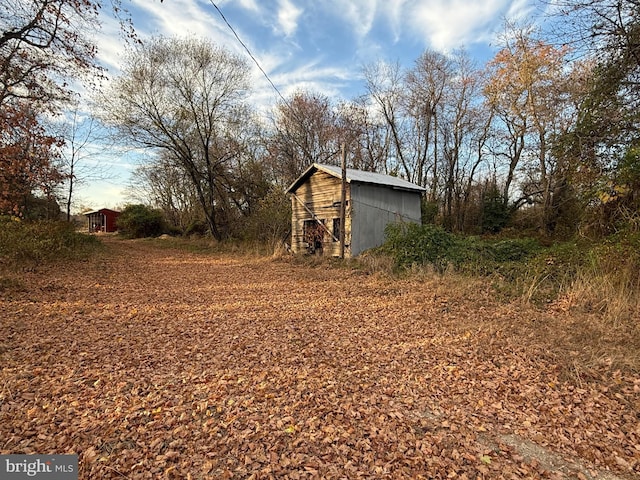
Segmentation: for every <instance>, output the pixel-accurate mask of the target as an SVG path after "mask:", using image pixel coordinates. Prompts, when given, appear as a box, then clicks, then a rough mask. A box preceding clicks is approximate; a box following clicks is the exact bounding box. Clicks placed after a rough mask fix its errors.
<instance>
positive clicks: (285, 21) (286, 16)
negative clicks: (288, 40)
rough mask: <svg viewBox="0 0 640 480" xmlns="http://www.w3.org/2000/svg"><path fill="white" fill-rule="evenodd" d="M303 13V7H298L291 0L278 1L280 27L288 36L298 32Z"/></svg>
mask: <svg viewBox="0 0 640 480" xmlns="http://www.w3.org/2000/svg"><path fill="white" fill-rule="evenodd" d="M301 14H302V9H301V8H298V7H296V6H295V5H294V4H293V2H292V1H291V0H279V1H278V27H279V30H281V31H282V32H283V33H284V35H285V36H286V37H290V36H292V35H293V34H294V33H295V32H296V30H297V28H298V18H299V17H300V15H301Z"/></svg>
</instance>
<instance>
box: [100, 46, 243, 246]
mask: <svg viewBox="0 0 640 480" xmlns="http://www.w3.org/2000/svg"><path fill="white" fill-rule="evenodd" d="M248 81H249V77H248V67H247V64H246V63H245V62H244V61H243V60H242V59H240V58H239V57H237V56H235V55H233V54H231V53H230V52H228V51H226V50H224V49H223V48H220V47H217V46H215V45H213V44H212V43H211V42H210V41H208V40H202V39H195V38H163V37H158V38H153V39H151V40H149V41H148V42H146V43H142V44H139V45H137V46H136V47H134V49H133V50H132V51H131V52H130V53H129V55H128V56H127V58H126V59H125V61H124V65H123V67H122V74H121V75H120V76H119V77H117V78H116V79H115V80H114V81H113V82H112V83H111V85H110V86H109V88H108V89H106V90H105V92H104V93H103V94H102V95H101V96H100V101H99V104H100V105H101V110H102V112H101V115H102V117H103V119H104V120H105V121H106V122H107V123H109V124H111V125H113V126H114V127H115V128H116V129H117V130H118V131H119V132H120V133H121V135H122V136H123V139H127V140H130V141H131V142H133V143H135V144H137V145H139V146H142V147H147V148H151V149H156V150H158V151H165V152H167V154H168V155H169V157H171V158H173V159H175V160H176V161H178V162H179V164H180V166H181V168H183V169H184V171H185V172H186V173H187V174H188V176H189V178H190V179H191V182H192V183H193V186H194V189H195V191H196V194H197V197H198V201H199V202H200V205H201V207H202V210H203V212H204V214H205V217H206V219H207V223H208V226H209V229H210V231H211V233H212V235H213V236H214V237H215V238H217V239H222V238H223V237H224V236H225V232H224V231H223V230H221V228H220V226H219V218H218V215H219V214H220V196H221V195H222V194H223V193H224V191H225V185H224V182H225V176H226V175H227V174H228V168H229V167H230V165H231V162H232V161H233V160H234V159H235V158H236V157H237V156H238V155H240V154H241V153H242V152H241V151H240V149H239V148H238V143H237V142H236V132H237V131H238V130H240V129H241V128H242V127H243V124H245V123H246V120H247V119H248V118H250V115H249V113H248V110H247V107H246V104H245V101H244V98H245V95H246V93H247V90H248V86H249V84H248Z"/></svg>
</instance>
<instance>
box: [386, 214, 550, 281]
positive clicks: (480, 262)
mask: <svg viewBox="0 0 640 480" xmlns="http://www.w3.org/2000/svg"><path fill="white" fill-rule="evenodd" d="M385 234H386V242H385V244H384V245H383V247H382V250H383V252H384V253H387V254H388V255H390V256H391V257H392V258H393V260H394V262H395V265H396V267H400V268H403V267H408V266H411V265H430V266H433V267H434V268H435V269H436V271H438V272H443V271H444V270H446V269H447V268H448V267H453V268H454V269H455V270H457V271H460V272H464V273H469V274H474V275H488V274H491V273H494V272H496V271H499V270H501V269H503V268H504V267H505V266H509V265H511V264H512V263H514V262H523V261H526V260H527V259H528V258H531V257H533V256H534V255H536V254H537V252H538V251H539V250H540V246H539V244H538V242H537V241H536V240H534V239H529V238H525V239H508V240H501V241H498V242H492V241H487V240H483V239H481V238H479V237H474V236H470V237H460V236H455V235H453V234H451V233H448V232H447V231H445V230H444V229H443V228H441V227H437V226H434V225H429V224H427V225H417V224H412V223H395V224H389V225H387V228H386V230H385ZM507 270H508V268H507Z"/></svg>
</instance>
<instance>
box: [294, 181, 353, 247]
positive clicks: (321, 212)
mask: <svg viewBox="0 0 640 480" xmlns="http://www.w3.org/2000/svg"><path fill="white" fill-rule="evenodd" d="M349 192H350V186H349V185H347V209H346V219H345V224H346V230H345V245H346V246H345V257H348V256H349V255H350V251H349V244H350V243H351V215H350V211H351V208H350V207H351V205H350V204H351V202H350V201H349V198H350V193H349ZM340 197H341V181H340V179H339V178H336V177H334V176H332V175H329V174H327V173H325V172H322V171H316V172H315V173H314V174H313V175H311V176H310V177H309V179H308V180H307V181H306V182H304V183H303V184H302V185H300V187H298V188H297V189H296V190H295V191H294V192H292V195H291V209H292V216H291V249H292V250H293V251H294V252H296V253H304V252H306V251H307V250H308V247H309V245H308V244H307V243H306V242H305V239H304V223H305V220H313V219H314V217H313V215H312V214H311V213H310V212H309V210H310V211H311V212H313V213H314V214H315V216H316V218H317V219H319V220H324V221H325V226H326V227H327V230H328V231H325V232H324V236H323V239H322V254H323V255H329V256H338V255H340V242H339V241H336V239H334V238H333V234H334V232H333V219H334V218H340V200H341V198H340ZM305 206H306V207H307V208H305ZM307 209H308V210H307ZM335 236H336V237H338V235H337V232H335ZM338 240H339V237H338Z"/></svg>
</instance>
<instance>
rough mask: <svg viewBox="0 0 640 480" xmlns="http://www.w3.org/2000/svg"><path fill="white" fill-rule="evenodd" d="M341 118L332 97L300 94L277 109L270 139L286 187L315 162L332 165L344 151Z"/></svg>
mask: <svg viewBox="0 0 640 480" xmlns="http://www.w3.org/2000/svg"><path fill="white" fill-rule="evenodd" d="M337 130H338V118H337V115H336V112H335V110H334V107H333V105H332V104H331V102H330V100H329V98H327V97H326V96H324V95H320V94H316V93H312V92H298V93H296V94H294V95H293V96H292V97H291V98H290V99H288V100H287V101H283V102H280V103H279V104H278V105H277V106H276V108H275V117H274V133H273V135H272V136H271V137H270V138H269V139H268V140H267V151H268V156H269V159H270V162H271V163H272V165H273V166H274V171H276V172H277V177H279V178H281V179H282V181H283V183H284V184H288V183H290V182H292V181H293V180H295V179H296V178H297V177H298V176H299V175H300V174H301V173H302V172H303V171H304V170H305V169H306V168H307V167H308V166H309V165H311V164H312V163H314V162H319V163H329V162H331V161H333V160H334V157H335V156H336V155H337V153H338V152H339V151H340V142H341V139H340V136H339V135H338V134H337Z"/></svg>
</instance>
